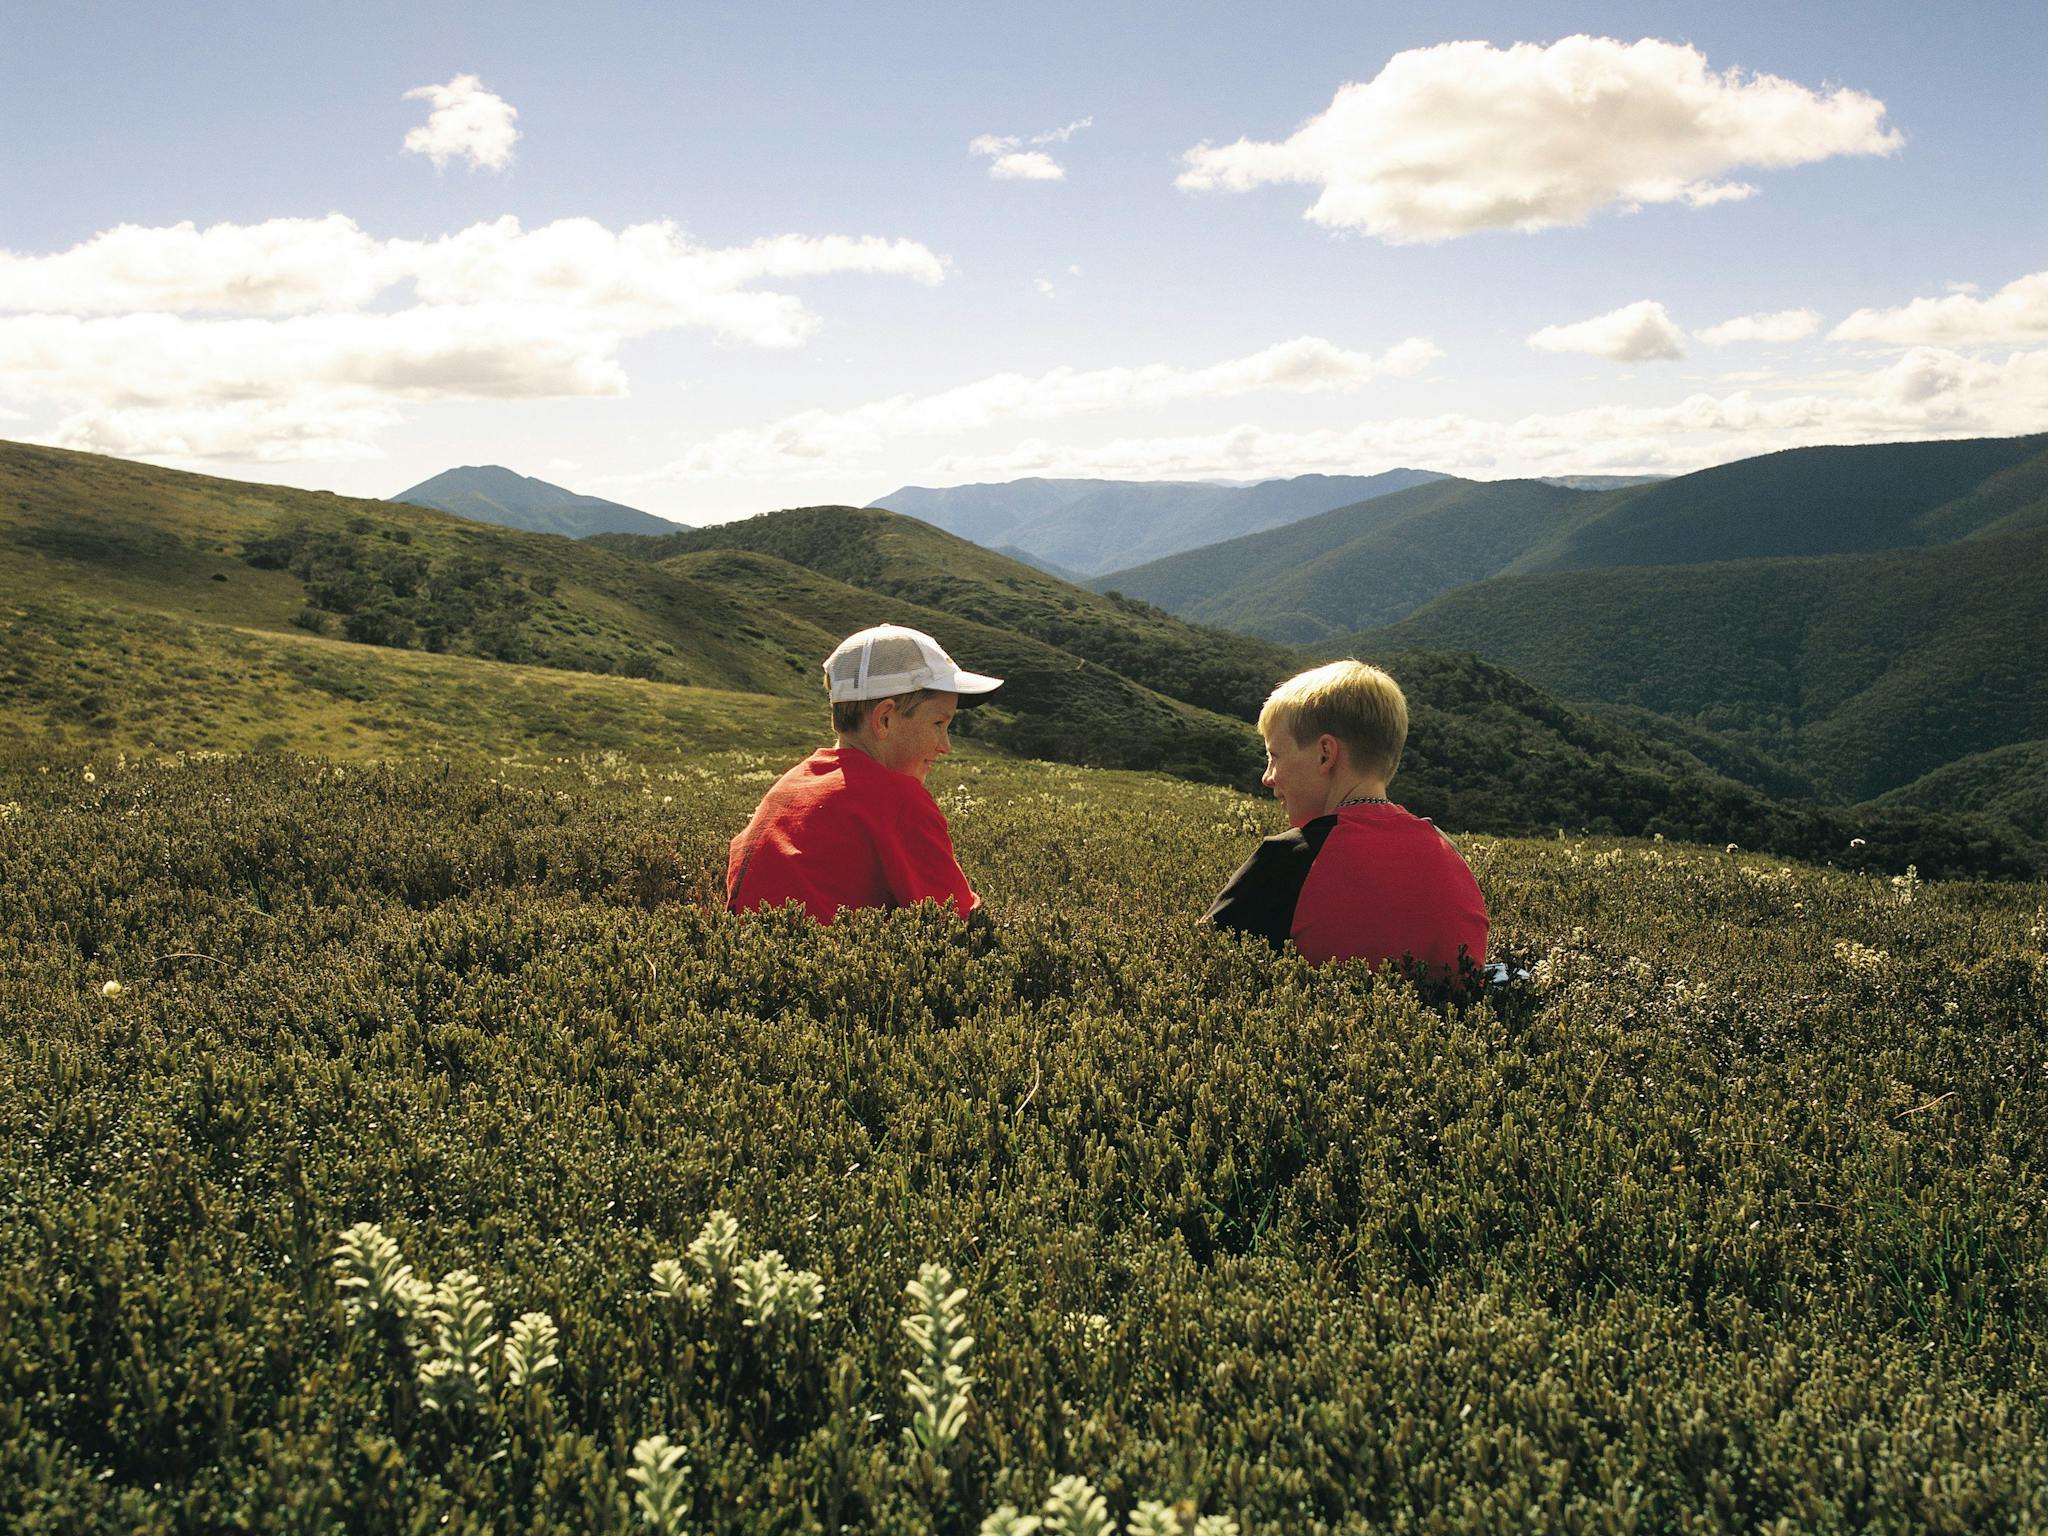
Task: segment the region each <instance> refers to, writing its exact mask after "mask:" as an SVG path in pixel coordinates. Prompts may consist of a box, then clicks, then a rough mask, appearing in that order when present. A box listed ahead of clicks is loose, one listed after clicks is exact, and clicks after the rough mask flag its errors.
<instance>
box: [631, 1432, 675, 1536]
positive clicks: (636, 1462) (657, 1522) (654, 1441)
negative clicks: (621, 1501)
mask: <svg viewBox="0 0 2048 1536" xmlns="http://www.w3.org/2000/svg"><path fill="white" fill-rule="evenodd" d="M689 1475H690V1468H689V1464H688V1463H687V1462H685V1461H684V1460H683V1448H682V1447H681V1446H679V1445H674V1444H671V1443H670V1441H669V1438H668V1436H667V1435H650V1436H648V1437H647V1438H646V1439H645V1440H642V1441H641V1442H640V1443H639V1444H638V1445H636V1446H634V1447H633V1467H632V1470H631V1471H629V1472H628V1473H627V1474H626V1476H627V1477H629V1478H631V1479H632V1480H633V1481H634V1482H636V1483H638V1484H639V1485H640V1491H639V1492H638V1493H637V1494H635V1495H634V1496H633V1503H634V1504H635V1505H636V1506H637V1507H638V1508H639V1510H640V1515H641V1518H642V1519H644V1520H646V1522H647V1523H648V1524H649V1525H651V1526H652V1527H654V1529H655V1532H656V1533H657V1536H683V1516H684V1514H685V1513H686V1512H687V1507H688V1497H687V1495H686V1494H685V1493H684V1491H683V1482H684V1479H686V1478H687V1477H688V1476H689Z"/></svg>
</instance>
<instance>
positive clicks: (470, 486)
mask: <svg viewBox="0 0 2048 1536" xmlns="http://www.w3.org/2000/svg"><path fill="white" fill-rule="evenodd" d="M391 500H393V501H405V502H410V503H412V504H413V505H414V506H416V507H438V508H440V510H441V511H443V512H452V513H454V514H455V515H456V516H457V517H462V518H467V519H469V520H470V521H471V522H474V523H496V524H497V525H498V526H499V527H501V528H524V529H526V530H527V531H529V532H531V533H559V534H565V535H567V536H568V537H569V538H572V539H583V538H588V537H589V536H590V535H591V534H594V533H667V532H669V531H670V530H671V529H673V528H675V527H676V526H677V525H676V524H675V523H672V522H670V521H669V520H668V519H667V518H665V517H656V516H655V515H654V514H653V513H652V512H642V511H640V510H639V509H637V508H635V507H628V506H622V505H621V504H620V503H618V502H616V501H605V500H603V499H602V498H601V497H597V496H583V495H579V494H578V493H577V492H575V491H569V490H564V489H563V488H562V487H561V486H559V485H550V484H548V482H547V481H545V480H536V479H534V478H533V477H532V476H530V475H521V474H516V473H514V472H513V471H512V470H509V469H506V468H505V467H504V466H503V465H501V464H469V465H465V466H463V467H462V468H460V469H449V470H443V471H442V472H441V473H440V474H438V475H435V476H434V477H433V478H432V479H431V480H422V481H421V482H420V483H419V484H418V485H416V486H413V487H412V488H411V489H410V490H405V491H400V492H399V493H398V494H397V495H396V496H393V497H392V498H391Z"/></svg>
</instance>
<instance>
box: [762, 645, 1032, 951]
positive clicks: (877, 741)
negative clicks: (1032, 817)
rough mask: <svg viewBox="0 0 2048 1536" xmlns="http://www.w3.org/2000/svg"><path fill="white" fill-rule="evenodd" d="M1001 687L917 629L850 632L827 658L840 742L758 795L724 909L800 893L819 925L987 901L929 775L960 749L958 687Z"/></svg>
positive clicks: (962, 909)
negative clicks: (875, 912) (867, 912)
mask: <svg viewBox="0 0 2048 1536" xmlns="http://www.w3.org/2000/svg"><path fill="white" fill-rule="evenodd" d="M1001 686H1002V679H1001V678H999V677H984V676H982V675H981V674H980V673H978V672H965V671H962V670H961V669H960V667H959V666H958V665H956V664H955V663H954V661H953V658H952V657H950V656H948V655H947V654H946V653H945V651H944V650H942V649H941V648H940V646H939V643H938V641H936V640H934V639H933V638H932V637H931V636H930V635H927V634H925V633H923V632H922V631H920V630H915V629H905V628H903V627H902V626H901V625H897V624H878V625H876V626H875V627H874V628H873V629H864V630H862V631H860V632H859V633H858V634H854V635H849V636H847V637H846V639H845V640H843V641H841V642H840V644H839V648H838V649H837V650H835V651H834V652H833V653H832V654H831V655H830V656H829V657H827V658H826V660H825V690H826V693H827V696H828V697H829V698H830V700H831V703H832V728H833V730H834V732H835V733H836V734H837V736H838V738H839V739H838V743H837V745H835V746H830V747H823V748H820V749H819V750H818V751H816V752H813V753H812V754H811V755H810V756H809V757H807V758H805V759H804V760H803V761H802V762H800V763H798V764H797V765H796V766H795V767H794V768H792V769H790V770H789V772H787V773H785V774H784V775H783V776H782V777H781V778H780V779H778V780H777V781H776V782H775V785H774V787H772V788H771V789H770V790H769V791H768V793H767V794H766V795H764V796H762V797H761V804H760V805H759V806H758V807H757V808H756V809H755V811H754V817H753V820H751V821H749V822H748V823H747V826H746V830H745V831H743V832H741V833H740V835H739V836H738V837H736V838H734V839H733V840H732V850H731V853H730V856H729V857H728V859H727V862H726V874H725V892H726V905H727V906H729V907H731V908H732V909H733V910H734V911H735V912H746V911H751V910H753V909H754V908H756V907H773V906H781V905H782V904H783V903H784V902H788V901H800V902H802V903H803V904H804V907H805V909H806V910H807V911H809V913H810V914H811V916H812V917H814V918H816V919H817V920H818V921H819V922H821V923H829V922H831V921H832V919H833V918H834V917H836V916H838V914H839V913H840V912H841V911H842V910H844V909H845V908H848V907H908V906H914V905H916V904H917V903H918V902H920V901H926V900H930V901H937V902H941V903H944V902H950V903H952V906H953V910H954V911H955V912H956V913H957V914H958V915H960V916H961V917H965V916H966V915H967V914H968V913H969V912H972V911H973V910H974V909H975V907H976V906H978V905H979V904H980V901H981V898H980V897H978V896H976V895H975V894H974V891H973V889H972V888H971V887H970V886H969V885H968V884H967V877H966V876H965V875H964V874H962V873H961V872H960V861H959V860H958V859H957V858H955V857H954V856H953V838H952V833H951V831H950V830H949V829H948V828H947V825H946V817H945V814H944V813H943V812H942V811H940V809H939V807H938V802H936V801H935V800H933V799H932V797H931V792H930V791H929V790H927V789H926V788H925V787H924V779H925V775H926V774H928V773H929V772H931V767H932V764H933V763H935V762H937V761H938V760H939V759H940V758H941V757H943V756H944V755H945V754H946V753H948V752H950V751H952V750H953V746H952V742H951V741H950V740H949V739H948V736H947V731H948V729H949V728H950V727H951V726H952V723H953V715H954V713H955V711H957V710H958V709H959V707H960V695H961V694H963V693H970V694H972V693H988V692H990V691H991V690H993V689H996V688H999V687H1001Z"/></svg>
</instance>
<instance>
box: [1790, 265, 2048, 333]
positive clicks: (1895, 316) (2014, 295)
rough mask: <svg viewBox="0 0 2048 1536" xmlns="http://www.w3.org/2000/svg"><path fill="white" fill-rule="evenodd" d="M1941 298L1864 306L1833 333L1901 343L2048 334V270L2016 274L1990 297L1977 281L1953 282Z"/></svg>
mask: <svg viewBox="0 0 2048 1536" xmlns="http://www.w3.org/2000/svg"><path fill="white" fill-rule="evenodd" d="M1951 286H1952V287H1954V288H1955V290H1956V291H1954V292H1952V293H1950V294H1949V295H1948V296H1947V297H1946V298H1941V299H1924V298H1923V299H1915V300H1913V302H1912V303H1910V304H1906V305H1902V306H1901V307H1899V308H1897V309H1859V310H1857V311H1856V313H1855V314H1853V315H1851V316H1850V317H1849V318H1848V319H1846V320H1844V321H1843V322H1842V323H1841V324H1840V325H1838V326H1836V327H1835V328H1834V330H1832V331H1831V332H1829V333H1828V334H1829V335H1830V336H1832V337H1833V338H1834V339H1835V340H1836V341H1883V342H1892V343H1895V344H1897V345H1901V346H1913V345H1916V344H1921V343H1924V344H1927V345H1930V346H1951V347H1953V346H1970V345H1974V344H1979V343H1984V342H2002V341H2031V340H2036V339H2039V338H2040V337H2043V336H2048V272H2033V273H2029V274H2028V275H2027V276H2025V277H2021V278H2015V279H2014V280H2013V281H2012V282H2009V283H2007V284H2006V285H2005V286H2004V287H2003V288H2001V289H1999V290H1998V292H1996V293H1994V294H1992V295H1991V296H1990V297H1989V298H1984V299H1980V298H1978V297H1977V295H1976V291H1975V288H1974V285H1968V284H1954V285H1951Z"/></svg>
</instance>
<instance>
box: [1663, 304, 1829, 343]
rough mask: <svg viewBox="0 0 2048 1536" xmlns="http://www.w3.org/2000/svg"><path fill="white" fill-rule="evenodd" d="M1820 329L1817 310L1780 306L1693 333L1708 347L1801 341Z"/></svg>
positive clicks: (1738, 317)
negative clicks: (1757, 342) (1753, 342)
mask: <svg viewBox="0 0 2048 1536" xmlns="http://www.w3.org/2000/svg"><path fill="white" fill-rule="evenodd" d="M1819 329H1820V311H1819V310H1817V309H1780V310H1774V311H1772V312H1771V313H1769V314H1757V315H1737V316H1736V317H1735V318H1734V319H1733V320H1723V321H1722V322H1721V323H1720V324H1719V325H1710V326H1707V327H1705V328H1704V329H1703V330H1697V331H1694V332H1693V335H1695V336H1697V337H1698V338H1699V339H1700V340H1701V341H1704V342H1705V343H1706V344H1707V345H1708V346H1710V347H1725V346H1727V345H1728V344H1729V343H1730V342H1735V341H1804V340H1805V339H1806V338H1807V337H1809V336H1811V335H1812V334H1813V333H1814V332H1815V331H1817V330H1819Z"/></svg>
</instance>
